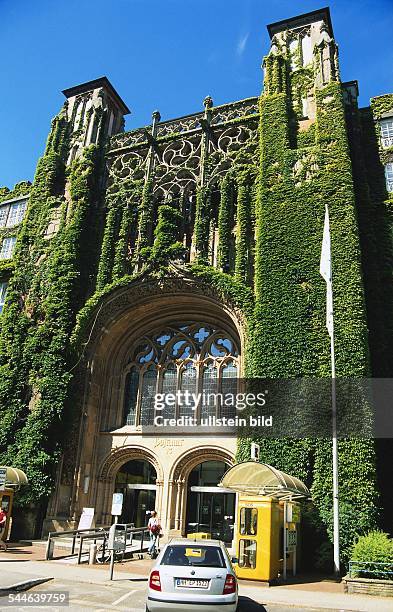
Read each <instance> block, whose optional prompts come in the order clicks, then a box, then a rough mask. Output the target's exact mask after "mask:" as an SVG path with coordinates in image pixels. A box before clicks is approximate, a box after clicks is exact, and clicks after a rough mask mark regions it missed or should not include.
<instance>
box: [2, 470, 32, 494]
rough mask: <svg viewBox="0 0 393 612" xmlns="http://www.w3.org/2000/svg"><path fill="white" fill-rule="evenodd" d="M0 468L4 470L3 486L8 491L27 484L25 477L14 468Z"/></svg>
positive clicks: (20, 471)
mask: <svg viewBox="0 0 393 612" xmlns="http://www.w3.org/2000/svg"><path fill="white" fill-rule="evenodd" d="M0 468H2V469H3V470H6V474H5V486H6V487H8V488H10V489H19V488H20V487H21V486H22V485H24V484H27V476H26V474H25V473H24V472H22V470H20V469H18V468H14V467H8V466H5V465H0Z"/></svg>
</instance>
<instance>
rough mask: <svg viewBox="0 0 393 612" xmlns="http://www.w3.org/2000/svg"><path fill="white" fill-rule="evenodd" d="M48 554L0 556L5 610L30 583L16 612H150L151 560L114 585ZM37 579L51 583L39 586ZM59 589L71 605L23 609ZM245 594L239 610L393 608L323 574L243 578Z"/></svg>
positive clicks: (121, 568) (0, 599)
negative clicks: (278, 580)
mask: <svg viewBox="0 0 393 612" xmlns="http://www.w3.org/2000/svg"><path fill="white" fill-rule="evenodd" d="M44 552H45V548H44V547H42V546H26V547H23V546H20V545H19V546H13V547H9V549H8V551H7V552H5V553H2V554H0V612H2V611H3V610H4V611H6V610H8V609H9V606H8V605H7V601H8V592H9V588H10V587H11V586H12V585H14V588H15V585H17V584H24V585H25V587H24V588H28V589H29V590H26V591H22V592H21V593H20V597H21V598H22V601H20V602H18V601H17V597H15V595H16V591H14V592H13V599H14V602H13V605H12V608H13V609H14V610H26V611H28V610H33V609H36V610H37V609H41V610H51V611H55V610H58V611H59V612H65V611H66V610H75V611H76V610H80V611H82V612H83V611H84V610H101V611H105V610H115V611H116V610H118V611H121V610H127V611H128V612H145V601H146V588H147V576H148V574H149V571H150V568H151V565H152V561H151V560H150V559H143V560H140V559H139V558H134V559H133V560H128V561H127V562H123V563H116V565H115V573H114V580H113V581H112V582H110V581H109V580H108V578H109V570H108V566H102V565H95V566H88V565H86V564H83V565H76V560H75V558H72V557H69V556H64V554H63V556H61V555H62V551H61V550H58V553H57V554H59V556H58V557H57V558H56V559H55V560H53V561H44V560H43V558H44ZM64 552H65V551H63V553H64ZM37 580H41V581H43V580H45V582H43V583H41V584H39V585H36V584H35V582H36V581H37ZM32 584H34V586H32ZM1 591H2V592H3V593H4V594H3V596H1ZM54 591H63V592H64V591H66V592H68V593H69V601H70V604H69V606H68V607H58V608H56V607H55V606H54V605H53V604H52V605H49V606H47V607H42V606H41V607H40V608H39V607H37V606H32V605H31V604H30V605H23V597H26V596H29V595H30V596H33V595H36V596H37V597H38V596H39V595H40V594H41V595H42V594H43V593H45V592H49V593H53V592H54ZM239 594H240V607H239V612H263V611H267V612H289V611H291V612H297V611H300V610H308V612H312V611H313V610H314V611H317V610H318V611H322V610H323V611H324V612H329V611H330V612H331V611H332V610H334V611H336V612H338V611H340V612H341V611H347V612H350V611H355V610H356V611H361V612H391V611H392V609H393V608H392V601H391V600H389V599H388V598H383V597H369V596H360V595H347V594H345V593H344V589H343V585H342V584H340V583H337V582H336V581H334V580H330V579H328V578H325V579H324V578H323V577H321V576H317V575H310V576H302V577H301V576H300V577H297V578H296V580H288V582H287V583H286V584H281V585H280V586H275V587H271V588H269V587H266V586H265V585H263V584H261V583H258V582H252V581H244V580H242V581H240V583H239ZM195 612H197V610H196V611H195Z"/></svg>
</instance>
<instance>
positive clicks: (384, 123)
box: [380, 117, 393, 149]
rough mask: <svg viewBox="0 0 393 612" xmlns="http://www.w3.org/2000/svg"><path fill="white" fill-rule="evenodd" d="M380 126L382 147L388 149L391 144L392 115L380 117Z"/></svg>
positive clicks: (392, 144) (392, 132)
mask: <svg viewBox="0 0 393 612" xmlns="http://www.w3.org/2000/svg"><path fill="white" fill-rule="evenodd" d="M380 128H381V143H382V147H383V148H384V149H388V148H389V147H392V146H393V117H389V118H388V119H382V120H381V123H380Z"/></svg>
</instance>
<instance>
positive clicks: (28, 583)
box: [0, 577, 53, 596]
mask: <svg viewBox="0 0 393 612" xmlns="http://www.w3.org/2000/svg"><path fill="white" fill-rule="evenodd" d="M49 580H53V578H52V577H49V578H31V579H30V580H22V581H21V582H16V583H15V584H11V585H10V586H6V587H0V596H1V595H7V594H8V593H12V592H14V591H27V590H28V589H31V588H32V587H33V586H37V585H38V584H42V583H43V582H48V581H49Z"/></svg>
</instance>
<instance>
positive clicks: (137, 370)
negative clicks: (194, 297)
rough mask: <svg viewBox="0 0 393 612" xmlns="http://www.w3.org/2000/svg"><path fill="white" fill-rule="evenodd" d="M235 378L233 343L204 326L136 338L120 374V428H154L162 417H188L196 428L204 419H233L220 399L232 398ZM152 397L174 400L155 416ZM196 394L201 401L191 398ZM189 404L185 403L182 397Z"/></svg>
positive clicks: (236, 360)
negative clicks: (122, 385) (122, 375)
mask: <svg viewBox="0 0 393 612" xmlns="http://www.w3.org/2000/svg"><path fill="white" fill-rule="evenodd" d="M238 376H239V348H238V344H237V341H236V340H235V339H234V338H233V337H232V335H231V334H229V333H228V332H226V331H223V330H221V329H219V328H218V327H215V326H212V325H210V324H206V323H195V322H192V323H189V322H187V323H178V324H174V325H168V326H166V327H164V328H161V329H159V330H155V331H153V332H152V333H151V334H147V335H145V336H143V337H142V338H140V339H139V340H138V342H136V343H135V345H134V347H133V349H132V350H131V352H130V356H129V362H128V365H127V369H126V372H125V393H124V423H125V424H127V425H142V426H143V425H153V424H154V417H155V415H156V414H159V415H160V416H162V417H164V418H178V417H181V416H191V417H193V418H195V419H196V420H197V422H198V423H200V420H201V418H206V417H208V416H209V415H215V416H220V415H225V416H229V415H233V412H234V409H233V407H231V408H228V407H225V406H224V405H223V403H222V401H221V399H220V397H221V394H222V393H223V392H224V393H236V390H237V384H238ZM157 393H162V394H165V396H166V397H167V396H168V394H171V395H172V396H173V398H174V401H173V402H172V403H170V404H168V403H167V402H165V403H164V408H162V409H161V410H160V412H159V413H157V412H156V411H155V407H154V399H155V395H156V394H157ZM198 394H200V400H199V401H195V399H194V398H195V397H197V396H198ZM186 396H187V397H188V398H189V401H185V397H186Z"/></svg>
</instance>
